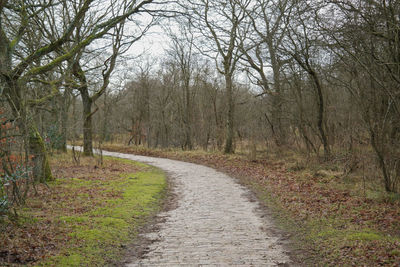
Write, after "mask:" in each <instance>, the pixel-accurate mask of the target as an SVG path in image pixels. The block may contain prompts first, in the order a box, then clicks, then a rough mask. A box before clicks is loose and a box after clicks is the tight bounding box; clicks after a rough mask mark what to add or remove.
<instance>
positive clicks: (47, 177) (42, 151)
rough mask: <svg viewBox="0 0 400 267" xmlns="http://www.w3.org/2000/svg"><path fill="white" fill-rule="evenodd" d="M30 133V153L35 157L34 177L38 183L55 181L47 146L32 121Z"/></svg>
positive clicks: (29, 126)
mask: <svg viewBox="0 0 400 267" xmlns="http://www.w3.org/2000/svg"><path fill="white" fill-rule="evenodd" d="M28 131H29V151H30V153H31V155H32V156H33V162H34V168H33V176H34V178H35V180H36V181H37V182H41V183H44V182H47V181H53V180H55V178H54V176H53V175H52V173H51V169H50V163H49V158H48V155H47V151H46V146H45V144H44V142H43V139H42V137H41V136H40V133H39V131H38V130H37V128H36V126H35V125H34V124H33V122H32V121H30V122H29V125H28Z"/></svg>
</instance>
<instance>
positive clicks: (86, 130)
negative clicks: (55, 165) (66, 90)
mask: <svg viewBox="0 0 400 267" xmlns="http://www.w3.org/2000/svg"><path fill="white" fill-rule="evenodd" d="M81 95H82V104H83V155H85V156H93V133H92V115H93V114H92V99H91V98H90V97H89V95H87V94H84V93H83V94H82V92H81Z"/></svg>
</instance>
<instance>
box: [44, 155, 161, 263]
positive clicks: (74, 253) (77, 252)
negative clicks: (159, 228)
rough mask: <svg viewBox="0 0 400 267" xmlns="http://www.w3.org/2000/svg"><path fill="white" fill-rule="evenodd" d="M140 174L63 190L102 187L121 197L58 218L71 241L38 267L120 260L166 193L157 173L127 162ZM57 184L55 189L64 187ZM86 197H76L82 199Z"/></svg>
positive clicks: (75, 181)
mask: <svg viewBox="0 0 400 267" xmlns="http://www.w3.org/2000/svg"><path fill="white" fill-rule="evenodd" d="M121 161H123V162H124V163H129V164H135V165H136V166H140V167H142V168H143V169H142V170H143V171H141V172H136V173H122V174H121V175H120V179H114V180H109V181H107V182H105V183H104V181H103V182H101V181H96V180H94V181H93V180H92V181H85V180H82V179H75V178H74V179H72V183H71V181H70V182H69V183H68V184H65V186H66V187H69V188H73V189H74V190H76V191H79V188H81V187H83V186H86V187H87V186H101V187H103V188H104V189H105V190H109V191H110V190H115V191H118V192H122V194H121V195H120V197H116V198H115V197H114V198H110V199H105V200H104V201H105V203H104V205H102V206H101V207H98V208H97V207H94V208H93V209H91V210H89V211H87V212H85V213H83V214H79V215H77V216H75V215H70V216H59V218H58V221H59V222H60V223H61V224H63V227H64V228H65V229H69V230H70V232H69V234H68V236H69V238H70V240H69V241H68V245H67V247H66V248H64V249H63V250H62V251H61V253H59V254H58V255H55V256H53V257H50V258H48V259H47V260H45V261H44V262H40V263H39V264H38V265H37V266H104V265H107V264H108V263H110V262H114V261H116V260H118V258H120V257H121V255H122V254H121V253H122V252H123V251H122V249H121V248H122V247H124V246H125V245H126V244H127V243H129V242H130V241H131V240H132V239H133V238H134V237H135V235H136V234H137V229H138V226H140V225H141V224H143V223H144V222H145V221H146V218H148V217H149V216H150V215H151V214H154V213H155V212H157V211H158V210H159V209H160V203H161V201H160V200H161V198H162V196H163V195H164V191H165V189H166V177H165V174H164V173H163V172H161V171H160V170H158V169H156V168H153V167H150V166H148V165H144V164H141V163H140V164H139V163H136V162H132V161H129V160H123V159H121ZM62 183H63V181H62V180H58V181H57V184H58V185H61V186H62V185H63V184H62ZM85 196H86V195H85V194H81V195H79V197H85Z"/></svg>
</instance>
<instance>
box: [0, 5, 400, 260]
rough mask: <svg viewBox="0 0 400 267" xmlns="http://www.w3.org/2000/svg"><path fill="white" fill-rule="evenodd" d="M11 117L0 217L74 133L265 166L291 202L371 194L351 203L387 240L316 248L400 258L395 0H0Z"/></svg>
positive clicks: (2, 111)
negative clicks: (157, 50)
mask: <svg viewBox="0 0 400 267" xmlns="http://www.w3.org/2000/svg"><path fill="white" fill-rule="evenodd" d="M160 32H161V33H160ZM149 36H151V39H152V40H157V41H159V42H160V43H162V44H163V49H164V51H163V53H162V55H161V56H154V55H153V54H152V53H151V50H150V49H146V48H147V47H148V46H149V45H148V44H147V43H146V42H148V40H149V39H146V38H148V37H149ZM160 38H162V39H161V40H160ZM145 40H147V41H145ZM138 47H139V48H138ZM140 47H145V49H143V51H138V50H140ZM132 51H136V52H137V53H133V52H132ZM0 124H1V127H0V163H1V167H0V169H1V172H0V218H1V219H0V223H2V222H3V223H6V222H8V221H13V220H17V219H16V217H18V216H17V214H18V209H19V207H23V206H24V205H27V203H29V201H30V199H31V197H32V196H33V195H37V194H40V193H41V192H42V191H41V190H42V189H40V190H38V188H41V187H40V186H42V185H44V188H46V186H48V184H51V183H54V182H55V181H56V180H57V175H56V174H55V173H54V168H53V167H52V164H51V163H52V162H53V163H54V160H52V158H53V157H60V154H65V155H69V154H67V153H68V149H67V145H68V144H70V145H71V144H72V145H81V146H83V155H82V157H84V158H89V160H90V158H91V157H94V152H95V150H96V149H100V150H102V149H104V150H118V151H125V152H127V151H128V152H129V151H131V152H134V153H142V154H146V155H154V156H163V157H171V158H177V159H181V160H186V161H192V162H199V163H203V164H207V165H210V166H213V167H216V168H220V169H224V170H225V171H226V172H228V173H242V174H243V176H254V177H256V178H255V179H256V180H257V179H258V180H257V183H258V185H260V186H261V187H269V188H270V189H269V190H276V192H275V194H274V196H275V197H276V198H277V199H278V201H280V202H279V203H281V204H282V203H283V204H282V207H283V209H286V210H288V211H289V212H292V213H293V212H294V213H295V215H294V216H293V215H292V217H296V216H299V214H297V215H296V212H299V213H302V212H303V211H304V213H302V214H301V216H303V215H304V218H307V219H308V218H309V217H312V216H314V215H315V216H319V215H316V214H324V216H325V215H326V214H325V212H328V211H327V210H325V209H330V208H332V209H334V208H335V207H337V209H338V210H339V209H341V205H347V204H349V205H351V206H352V208H354V210H357V212H360V210H359V208H360V207H361V206H362V207H364V206H365V207H369V208H371V207H372V208H374V210H373V211H371V210H368V212H361V215H360V214H356V216H355V217H356V219H354V218H353V217H352V216H353V215H354V213H353V214H347V213H346V214H344V213H345V211H343V212H344V213H343V214H344V215H343V216H344V217H343V218H345V219H346V220H347V219H348V221H351V223H354V224H362V225H363V226H365V225H367V226H368V229H373V230H374V231H375V230H377V231H380V232H383V233H385V236H386V237H385V240H382V239H379V240H371V238H370V237H371V236H367V237H365V235H364V236H363V237H364V238H361V239H362V240H363V241H366V242H370V241H371V242H372V243H368V244H367V245H365V244H364V243H362V244H361V245H360V243H357V244H353V243H352V245H343V244H339V245H337V246H338V247H339V248H340V249H338V250H339V255H336V256H332V255H333V254H334V253H337V250H335V249H333V248H332V246H336V244H335V245H332V244H325V243H323V242H324V241H321V240H320V239H319V237H318V238H316V240H314V241H315V242H317V243H318V242H319V243H318V244H320V248H319V250H318V251H319V252H318V253H320V251H323V252H324V253H327V254H323V257H326V258H328V259H329V260H332V261H330V262H328V263H327V264H328V265H329V264H331V265H336V264H338V262H342V261H343V260H344V259H343V257H347V256H348V255H352V256H351V257H354V258H355V259H357V257H361V258H363V259H364V260H365V264H367V265H368V264H371V262H375V263H376V262H379V264H382V265H385V264H388V265H393V266H395V264H396V263H399V262H400V251H399V250H398V245H399V244H400V242H399V240H400V237H399V236H400V223H399V219H400V205H399V204H400V195H399V193H400V1H397V0H383V1H382V0H362V1H361V0H346V1H342V0H313V1H311V0H306V1H299V0H215V1H209V0H175V1H158V0H134V1H127V0H73V1H70V0H24V1H18V0H0ZM69 153H71V152H69ZM76 153H77V152H76V151H74V154H73V157H74V158H75V162H78V161H79V158H77V157H80V156H77V155H76ZM68 157H69V156H68ZM55 164H56V165H57V164H58V163H55ZM96 164H97V165H99V164H102V159H101V163H96ZM321 166H322V167H321ZM322 169H323V170H322ZM270 172H271V173H278V174H277V175H276V176H275V177H288V178H279V179H282V180H279V182H277V180H274V179H275V178H271V179H270V181H264V180H265V179H266V178H262V179H261V178H260V177H268V175H269V174H268V173H270ZM306 172H307V175H304V174H305V173H306ZM293 175H297V176H299V177H300V176H301V177H300V178H299V179H297V178H296V179H295V178H293V177H294V176H293ZM260 179H261V180H262V181H261V180H260ZM285 179H286V180H285ZM318 179H319V180H318ZM260 181H261V182H260ZM282 181H283V182H282ZM267 183H270V184H268V186H267ZM310 183H312V184H313V185H314V184H318V190H313V188H314V187H307V186H311V185H310ZM249 184H252V183H251V182H249ZM332 184H333V185H332ZM337 184H339V185H340V189H338V187H337ZM271 188H272V189H271ZM293 188H296V189H293ZM264 189H265V188H264ZM264 189H260V188H259V187H257V188H256V189H255V190H261V191H262V190H264ZM314 189H315V188H314ZM43 190H44V189H43ZM261 191H260V192H261ZM292 191H295V192H296V194H295V195H296V196H295V197H292V196H293V195H292V194H291V193H290V192H292ZM339 191H340V192H339ZM299 192H300V193H299ZM338 192H339V193H338ZM313 194H315V195H313ZM332 194H333V195H332ZM300 195H301V197H300ZM311 196H312V197H315V198H316V199H323V201H322V202H323V203H325V202H324V201H325V200H326V201H327V202H326V203H325V204H326V205H327V206H324V205H325V204H321V205H322V206H321V205H320V206H318V207H315V206H313V205H315V203H317V202H318V203H319V202H320V200H315V199H312V201H309V202H307V201H308V200H307V201H303V200H304V199H306V198H309V197H311ZM331 196H332V199H333V200H332V201H331V200H330V199H331V198H330V197H331ZM289 197H290V199H289ZM302 197H304V199H302ZM296 199H297V200H296ZM302 201H303V202H302ZM346 201H347V202H346ZM328 202H329V203H328ZM342 202H343V203H347V204H341V203H342ZM274 203H275V202H274ZM296 203H297V204H296ZM299 203H300V204H299ZM304 203H309V205H308V206H307V205H305V206H304V205H303V204H304ZM332 203H333V204H332ZM360 203H361V204H360ZM328 204H329V205H331V204H332V205H331V206H329V205H328ZM299 207H300V208H299ZM372 208H371V209H372ZM354 210H352V211H354ZM308 213H309V214H308ZM310 214H311V215H310ZM364 215H365V216H364ZM289 216H290V215H289ZM301 216H300V218H303V217H301ZM341 216H342V215H341ZM346 216H348V217H346ZM360 216H361V217H362V219H358V218H359V217H360ZM341 218H342V217H341ZM353 219H354V220H353ZM359 220H361V221H362V222H360V221H359ZM364 222H368V223H366V224H363V223H364ZM370 222H371V224H369V223H370ZM368 233H369V232H368ZM374 234H375V232H374ZM387 234H389V235H390V238H387ZM0 239H1V238H0ZM372 239H374V238H372ZM351 241H354V238H353V239H351ZM374 242H375V243H374ZM376 242H378V243H379V244H377V243H376ZM385 242H386V243H385ZM364 245H365V246H364ZM351 246H353V247H357V248H358V249H359V250H358V252H357V250H356V249H348V248H349V247H351ZM374 246H375V247H377V251H378V252H377V253H374V252H371V247H374ZM335 248H336V247H335ZM350 250H351V252H349V251H350ZM1 251H2V250H1V243H0V258H1V255H2V254H1ZM344 251H347V252H344ZM360 251H361V252H360ZM368 251H369V252H368ZM352 253H353V254H352ZM368 253H370V254H371V255H370V254H368ZM326 255H329V256H326ZM346 255H347V256H346ZM349 257H350V256H349ZM365 257H367V259H366V258H365ZM361 262H364V261H361ZM348 263H349V264H350V265H351V264H356V265H357V263H354V262H351V260H349V262H348Z"/></svg>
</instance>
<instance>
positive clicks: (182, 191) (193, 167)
mask: <svg viewBox="0 0 400 267" xmlns="http://www.w3.org/2000/svg"><path fill="white" fill-rule="evenodd" d="M103 155H109V156H115V157H121V158H127V159H132V160H135V161H141V162H145V163H147V164H151V165H153V166H156V167H159V168H161V169H163V170H164V171H166V172H167V173H168V174H169V176H170V177H171V178H172V179H173V182H174V185H175V187H176V188H174V190H175V192H176V193H177V195H178V200H177V201H178V203H177V208H176V209H174V210H171V211H168V212H165V213H162V214H160V215H159V216H164V217H165V219H166V220H165V222H164V223H162V224H161V225H160V227H159V230H158V231H157V232H154V233H148V234H146V237H147V238H149V239H151V240H153V241H154V242H152V243H151V244H150V247H149V249H148V250H149V252H148V253H147V254H145V255H144V257H143V258H141V259H136V260H135V261H134V262H132V263H130V264H128V265H127V266H132V267H133V266H290V265H292V264H291V261H290V259H289V256H288V254H287V253H286V252H285V250H284V248H283V247H282V245H281V242H280V236H278V235H277V234H273V231H269V230H268V229H269V228H271V227H272V224H271V222H270V221H269V220H268V218H266V217H263V218H262V216H261V212H260V210H259V206H258V205H259V204H258V203H257V202H254V201H250V200H249V199H248V197H247V196H246V195H247V194H248V191H247V189H245V188H244V187H243V186H241V185H239V184H237V183H236V182H235V181H234V179H232V178H231V177H229V176H227V175H225V174H223V173H220V172H218V171H216V170H214V169H211V168H208V167H205V166H201V165H197V164H192V163H186V162H181V161H175V160H169V159H161V158H151V157H144V156H136V155H129V154H121V153H114V152H106V151H104V152H103Z"/></svg>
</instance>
